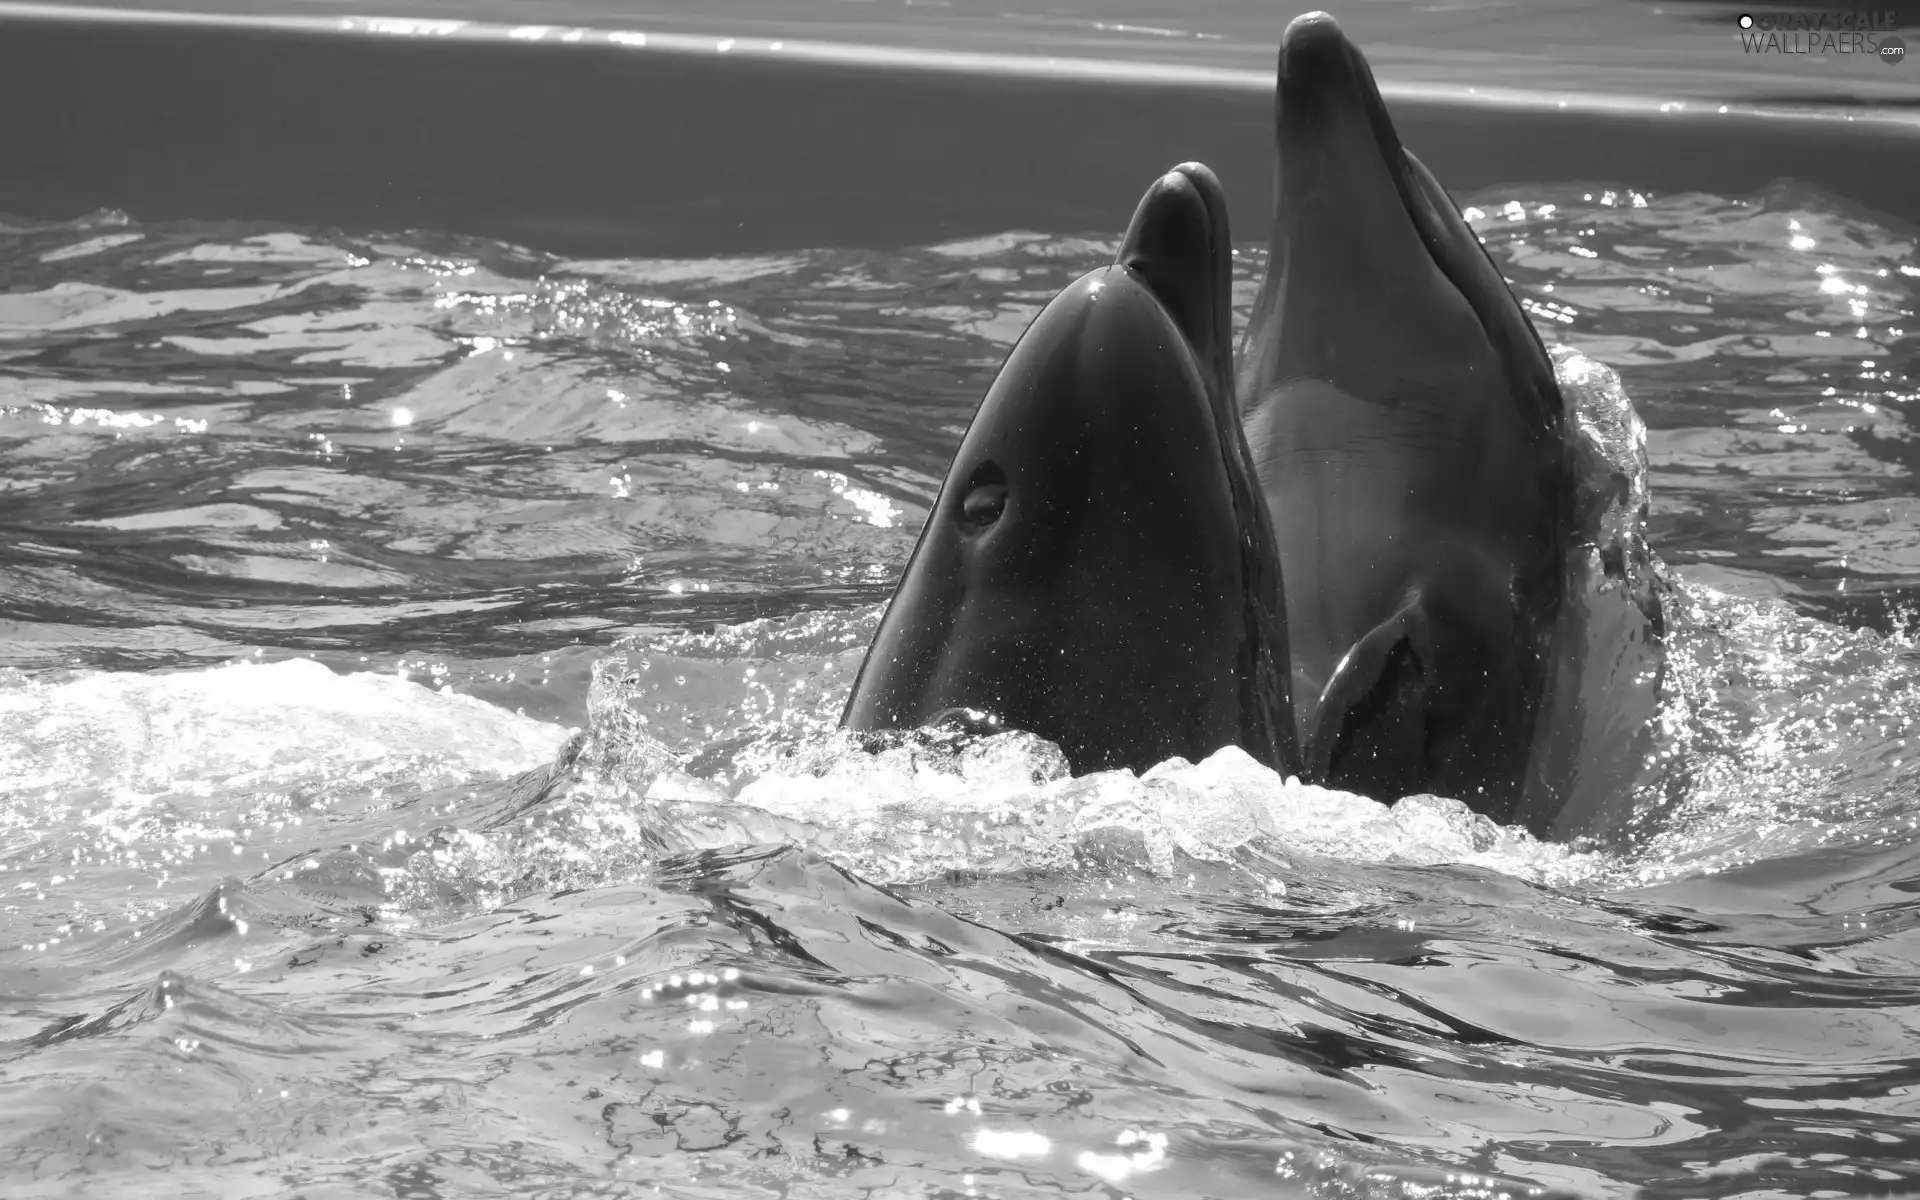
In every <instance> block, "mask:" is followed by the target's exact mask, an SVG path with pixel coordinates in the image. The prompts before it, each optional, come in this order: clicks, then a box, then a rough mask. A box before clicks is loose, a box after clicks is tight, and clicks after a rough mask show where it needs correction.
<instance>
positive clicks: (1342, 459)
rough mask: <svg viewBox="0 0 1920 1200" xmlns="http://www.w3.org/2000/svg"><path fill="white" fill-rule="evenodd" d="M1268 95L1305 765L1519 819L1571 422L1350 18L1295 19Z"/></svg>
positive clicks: (1265, 431)
mask: <svg viewBox="0 0 1920 1200" xmlns="http://www.w3.org/2000/svg"><path fill="white" fill-rule="evenodd" d="M1274 107H1275V146H1276V154H1277V165H1276V169H1275V192H1274V203H1273V226H1272V240H1271V250H1270V253H1269V258H1268V263H1267V271H1266V278H1265V280H1264V282H1263V283H1262V285H1261V287H1260V290H1259V293H1258V296H1257V299H1256V301H1255V303H1254V306H1253V310H1252V314H1251V317H1250V320H1249V324H1248V327H1247V331H1246V335H1245V338H1244V341H1243V343H1242V346H1241V353H1240V359H1239V367H1238V379H1237V393H1238V397H1237V398H1238V404H1239V408H1240V413H1241V417H1242V420H1243V422H1244V427H1245V433H1246V437H1247V441H1248V443H1249V446H1250V448H1251V450H1252V452H1253V456H1254V462H1255V471H1256V475H1257V477H1258V481H1259V485H1260V488H1261V491H1262V493H1263V495H1264V497H1265V499H1266V502H1267V505H1268V509H1269V512H1270V515H1271V517H1272V522H1273V528H1274V533H1275V536H1276V538H1277V548H1278V551H1279V557H1280V562H1281V567H1282V569H1283V570H1284V572H1285V578H1286V584H1287V588H1286V595H1285V609H1286V630H1287V642H1288V649H1289V656H1290V657H1289V664H1290V668H1291V679H1290V692H1291V694H1292V698H1293V703H1294V707H1295V717H1296V725H1297V729H1298V737H1299V752H1300V755H1301V762H1302V768H1303V773H1304V774H1305V776H1306V777H1307V778H1308V779H1310V780H1312V781H1314V782H1319V783H1324V784H1326V785H1328V786H1331V787H1337V788H1341V789H1345V790H1348V791H1353V792H1359V793H1361V794H1364V795H1368V796H1372V797H1375V798H1377V799H1381V800H1385V801H1388V802H1391V801H1393V800H1395V799H1398V798H1399V797H1401V796H1405V795H1410V794H1415V793H1421V792H1431V793H1438V794H1441V795H1446V796H1451V797H1455V798H1458V799H1460V800H1462V801H1465V802H1466V803H1467V804H1468V805H1470V806H1471V807H1473V808H1474V809H1476V810H1477V811H1480V812H1483V813H1485V814H1487V815H1488V816H1490V817H1493V818H1494V819H1495V820H1498V821H1502V822H1506V821H1508V820H1510V819H1512V818H1513V817H1514V816H1515V814H1516V813H1517V812H1519V811H1520V810H1521V807H1522V797H1523V792H1524V791H1525V789H1526V783H1527V778H1528V765H1529V757H1530V754H1531V752H1532V747H1533V745H1534V741H1535V733H1536V728H1535V726H1536V717H1537V713H1538V711H1539V708H1540V705H1541V701H1542V699H1543V694H1544V689H1545V686H1546V681H1547V679H1548V677H1549V676H1550V674H1551V673H1552V670H1553V660H1554V645H1553V642H1554V631H1555V627H1556V623H1557V622H1558V621H1559V618H1560V615H1561V612H1562V609H1563V606H1564V605H1565V603H1566V599H1567V590H1568V571H1567V565H1568V554H1569V550H1570V547H1571V546H1572V545H1573V544H1574V537H1575V524H1576V515H1577V514H1576V511H1575V509H1576V490H1577V489H1576V480H1575V470H1574V467H1575V462H1576V459H1575V455H1574V444H1573V442H1572V440H1571V438H1572V433H1573V430H1572V428H1571V426H1572V424H1573V423H1572V422H1571V421H1570V420H1569V419H1568V417H1567V415H1566V412H1565V407H1564V405H1563V402H1562V397H1561V394H1560V390H1559V387H1558V384H1557V382H1556V380H1555V375H1554V369H1553V365H1552V363H1551V361H1550V360H1549V359H1548V357H1547V353H1546V351H1545V349H1544V348H1543V346H1542V344H1541V341H1540V338H1539V335H1538V334H1537V333H1536V332H1535V330H1534V328H1533V326H1532V325H1531V324H1529V323H1528V321H1527V319H1526V316H1525V315H1524V314H1523V313H1522V312H1521V310H1520V306H1519V305H1518V303H1517V302H1516V301H1515V300H1514V297H1513V294H1512V292H1510V291H1509V290H1508V288H1507V285H1506V282H1505V281H1504V280H1503V279H1502V277H1501V275H1500V272H1499V270H1498V269H1497V268H1496V267H1495V266H1494V264H1493V262H1492V260H1491V259H1490V258H1488V256H1487V253H1486V251H1485V248H1484V247H1483V246H1482V245H1481V244H1480V242H1479V239H1478V238H1477V237H1476V236H1475V235H1474V233H1473V231H1472V229H1470V228H1469V227H1468V225H1467V223H1466V222H1465V221H1464V220H1463V219H1462V218H1461V216H1460V213H1459V210H1458V209H1457V208H1456V207H1455V206H1454V204H1453V202H1452V200H1451V199H1449V197H1448V196H1447V193H1446V192H1445V191H1444V190H1443V189H1442V188H1441V187H1440V185H1439V183H1438V182H1436V181H1435V179H1434V177H1433V176H1432V175H1431V174H1430V173H1429V172H1428V171H1427V169H1426V168H1425V167H1424V166H1422V165H1421V163H1420V162H1419V160H1418V159H1416V158H1414V157H1413V155H1411V154H1409V153H1407V152H1406V151H1405V150H1404V149H1402V148H1401V145H1400V141H1399V138H1398V136H1397V135H1396V134H1395V132H1394V128H1393V123H1392V121H1391V120H1389V119H1388V116H1387V111H1386V106H1385V104H1384V103H1383V102H1382V100H1381V98H1380V92H1379V89H1378V88H1377V87H1376V86H1375V84H1374V80H1373V73H1372V71H1371V69H1370V68H1369V67H1368V65H1367V62H1366V60H1365V59H1364V58H1363V57H1362V56H1361V54H1360V52H1359V50H1357V49H1356V48H1355V47H1354V46H1353V44H1352V43H1351V42H1349V41H1348V40H1347V38H1346V35H1345V34H1344V33H1343V32H1342V31H1341V30H1340V27H1339V26H1338V25H1337V24H1336V23H1335V22H1334V20H1333V18H1332V17H1330V16H1328V15H1327V14H1325V13H1310V14H1308V15H1306V16H1303V17H1300V18H1298V19H1297V20H1295V21H1294V22H1293V23H1292V24H1291V25H1289V26H1288V27H1287V30H1286V33H1285V35H1284V36H1283V38H1282V42H1281V46H1280V54H1279V80H1278V87H1277V89H1276V93H1275V106H1274ZM1529 812H1530V813H1534V815H1540V814H1544V813H1545V809H1544V808H1541V806H1540V804H1539V803H1535V804H1533V805H1531V807H1530V808H1529ZM1546 815H1550V814H1546ZM1541 819H1542V820H1545V819H1546V816H1541Z"/></svg>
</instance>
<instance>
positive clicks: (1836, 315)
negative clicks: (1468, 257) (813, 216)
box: [0, 185, 1920, 1200]
mask: <svg viewBox="0 0 1920 1200" xmlns="http://www.w3.org/2000/svg"><path fill="white" fill-rule="evenodd" d="M1469 199H1470V200H1471V202H1472V203H1473V204H1474V205H1475V208H1476V212H1475V214H1474V215H1475V223H1476V225H1477V226H1478V227H1479V229H1480V230H1481V232H1482V233H1483V234H1484V235H1485V236H1486V238H1487V240H1488V243H1489V245H1490V247H1491V248H1492V250H1493V252H1494V253H1495V255H1496V257H1497V258H1498V259H1499V260H1500V261H1501V263H1502V264H1503V265H1504V266H1505V267H1506V269H1507V271H1508V273H1509V274H1510V275H1511V277H1512V278H1513V279H1514V281H1515V284H1516V287H1517V289H1518V291H1519V292H1520V293H1521V294H1522V295H1523V296H1524V297H1525V299H1526V301H1527V303H1528V306H1529V309H1530V311H1532V312H1533V314H1534V316H1535V319H1536V321H1537V323H1538V324H1539V325H1540V327H1541V329H1542V332H1543V334H1544V335H1545V336H1546V337H1547V338H1548V339H1549V340H1550V341H1557V342H1563V343H1566V344H1568V345H1570V346H1572V347H1575V348H1578V349H1580V350H1581V351H1583V352H1584V353H1586V354H1587V355H1590V356H1592V357H1593V358H1594V359H1597V360H1599V361H1600V362H1603V363H1605V364H1608V365H1610V366H1612V367H1613V368H1615V369H1617V370H1618V371H1619V372H1620V374H1621V376H1622V378H1623V379H1624V381H1625V384H1626V387H1627V390H1628V392H1629V393H1630V394H1631V395H1632V396H1633V397H1634V398H1635V399H1636V401H1637V403H1638V405H1639V407H1640V411H1641V413H1642V415H1643V416H1644V418H1645V420H1646V422H1647V425H1648V427H1649V429H1650V431H1651V432H1650V440H1649V452H1650V456H1651V462H1652V478H1651V484H1652V495H1653V517H1652V524H1651V537H1652V542H1653V544H1654V546H1655V547H1656V548H1657V550H1658V551H1659V553H1660V554H1661V555H1662V557H1663V558H1664V559H1665V561H1666V562H1667V563H1668V564H1670V566H1671V567H1672V569H1673V574H1674V577H1675V580H1676V587H1677V589H1678V590H1677V592H1676V593H1675V595H1674V597H1673V599H1672V601H1671V604H1670V609H1669V617H1670V630H1669V643H1670V650H1671V653H1672V656H1673V667H1672V673H1671V677H1670V679H1669V684H1668V688H1667V692H1666V695H1665V697H1664V700H1663V709H1662V715H1663V720H1664V724H1665V727H1666V729H1667V742H1666V745H1667V747H1668V750H1669V752H1670V754H1671V762H1670V764H1669V766H1668V770H1667V775H1666V777H1665V780H1666V786H1665V789H1664V791H1663V792H1662V793H1661V795H1659V796H1650V797H1649V798H1648V800H1647V805H1648V807H1647V810H1646V811H1645V812H1643V813H1642V814H1640V816H1641V819H1640V820H1638V821H1637V822H1636V823H1635V824H1634V827H1633V832H1632V833H1631V834H1630V835H1627V836H1623V837H1622V838H1620V839H1619V840H1618V841H1617V843H1613V844H1583V845H1575V846H1563V845H1551V844H1543V843H1539V842H1536V841H1534V840H1533V839H1532V838H1530V837H1528V836H1526V835H1525V834H1523V833H1521V832H1519V831H1516V830H1508V829H1500V828H1497V827H1494V826H1492V825H1491V824H1490V823H1488V822H1486V821H1484V820H1481V819H1471V818H1469V817H1468V816H1467V815H1466V814H1465V812H1464V810H1463V809H1461V808H1460V807H1459V806H1458V805H1455V804H1452V803H1451V802H1446V801H1442V800H1436V799H1431V798H1426V799H1418V800H1414V801H1410V802H1408V803H1405V804H1402V805H1400V806H1399V807H1397V808H1395V809H1387V808H1383V807H1382V806H1380V805H1378V804H1375V803H1373V802H1371V801H1366V800H1361V799H1359V798H1356V797H1351V796H1345V795H1340V794H1337V793H1331V792H1324V791H1319V790H1317V789H1311V788H1303V787H1300V786H1298V785H1291V784H1283V783H1282V782H1281V781H1279V780H1278V779H1276V778H1274V777H1273V776H1272V775H1271V774H1270V773H1267V772H1265V771H1263V770H1261V769H1260V768H1258V767H1255V766H1253V765H1252V764H1250V763H1249V762H1247V761H1246V760H1245V759H1244V758H1242V757H1236V756H1235V755H1233V754H1232V753H1230V752H1229V753H1223V754H1222V755H1219V756H1216V757H1215V758H1214V759H1211V760H1209V761H1208V762H1207V763H1204V764H1200V765H1198V766H1193V765H1186V764H1180V763H1173V764H1169V765H1167V766H1164V767H1163V768H1159V769H1156V770H1155V771H1154V772H1150V773H1148V775H1147V776H1146V777H1145V778H1142V779H1134V778H1132V777H1130V776H1124V775H1122V776H1114V775H1106V776H1097V777H1092V778H1089V779H1084V780H1077V781H1076V780H1068V779H1065V778H1064V777H1063V776H1062V772H1061V769H1060V765H1059V762H1058V758H1057V755H1055V754H1053V753H1051V752H1050V751H1049V750H1048V748H1046V747H1045V746H1044V745H1039V744H1036V743H1034V742H1033V741H1032V740H1031V739H1026V738H1024V737H1021V736H1015V735H1009V736H1006V737H1003V738H998V739H991V740H988V741H985V742H977V743H972V744H943V743H940V742H937V741H919V742H913V741H909V742H905V743H903V744H901V745H900V746H898V747H897V748H895V749H894V750H891V751H888V752H886V753H882V754H878V755H870V754H865V753H861V752H859V751H856V750H853V749H850V748H849V747H847V746H846V745H844V744H842V743H841V742H840V741H838V740H837V739H835V738H834V737H833V736H832V735H831V733H830V730H831V726H832V723H833V720H834V718H835V716H836V715H837V712H838V708H839V705H840V703H841V702H842V700H843V698H844V695H845V692H846V689H847V687H848V685H849V683H850V682H851V678H852V673H853V671H854V669H855V668H856V666H857V665H858V662H859V658H860V654H861V651H862V649H863V647H864V645H865V642H866V639H867V638H868V637H869V636H870V634H871V631H872V629H873V627H874V624H875V621H876V619H877V615H878V612H879V609H880V606H881V605H882V604H884V602H885V600H886V598H887V595H888V594H889V590H890V588H891V585H892V583H893V580H894V579H895V576H896V573H897V572H898V571H899V569H900V568H901V566H902V565H903V563H904V561H905V557H906V555H907V553H908V551H909V550H910V548H911V546H912V543H913V540H914V537H915V535H916V533H917V531H918V528H919V525H920V522H921V521H922V520H923V519H924V516H925V513H926V509H927V505H928V503H929V501H930V500H931V498H932V496H933V493H934V491H935V489H936V488H937V486H938V483H939V480H940V477H941V474H942V472H943V471H944V469H945V466H946V462H947V459H948V457H949V455H950V454H951V453H952V450H953V448H954V446H955V445H956V444H957V441H958V438H959V435H960V433H961V431H962V430H963V428H964V427H965V424H966V421H967V419H968V417H969V415H970V414H971V411H972V408H973V406H974V404H975V403H976V402H977V400H978V398H979V397H980V396H981V395H982V394H983V392H984V391H985V388H986V386H987V384H988V382H989V380H990V379H991V377H992V374H993V372H994V370H995V368H996V367H997V365H998V363H999V361H1000V360H1001V358H1002V357H1003V356H1004V355H1005V353H1006V351H1007V349H1008V347H1009V346H1010V345H1011V343H1012V342H1013V340H1014V339H1015V338H1016V337H1017V336H1018V335H1019V333H1020V331H1021V330H1022V329H1023V328H1024V326H1025V324H1026V322H1027V321H1028V320H1029V319H1030V318H1031V317H1032V315H1033V314H1034V313H1035V312H1036V311H1037V310H1038V308H1039V306H1040V305H1041V304H1042V303H1044V302H1045V301H1046V300H1047V299H1048V298H1049V297H1050V296H1051V295H1052V294H1053V293H1054V292H1055V291H1056V290H1057V289H1059V288H1060V287H1061V286H1063V285H1064V284H1065V283H1067V282H1068V281H1069V280H1070V279H1072V278H1073V277H1075V276H1076V275H1077V274H1079V273H1080V272H1082V271H1084V270H1086V269H1089V268H1091V267H1093V266H1095V265H1099V264H1101V263H1103V262H1105V261H1107V259H1108V256H1109V255H1110V254H1111V252H1112V249H1113V243H1112V242H1111V241H1109V240H1102V239H1101V238H1098V237H1094V238H1089V239H1087V240H1071V239H1064V240H1063V239H1053V238H1040V237H1033V236H1023V235H1017V234H1009V235H1007V236H1004V237H998V238H991V239H986V240H983V241H979V242H974V243H969V244H967V245H961V246H947V247H936V248H930V249H923V250H917V251H911V252H906V253H868V252H846V251H836V250H820V251H813V252H808V253H798V254H793V255H789V256H784V257H779V258H766V259H752V260H725V261H703V262H651V261H650V262H641V261H619V262H574V261H560V260H555V259H551V258H547V257H544V256H542V255H539V254H536V253H532V252H528V251H524V250H520V249H516V248H512V247H507V246H502V245H498V244H493V243H485V242H476V241H471V240H463V239H459V238H454V237H447V236H438V235H433V234H421V233H413V234H406V235H382V234H375V233H369V232H364V231H342V230H323V229H304V230H289V229H276V228H261V227H253V226H242V225H234V224H205V225H169V226H143V225H140V224H138V223H134V222H130V221H128V220H127V219H126V218H124V217H121V216H118V215H117V214H100V215H98V216H96V217H94V218H91V219H88V220H85V221H79V222H75V223H71V224H65V225H58V226H34V225H29V224H27V223H24V222H12V223H10V224H7V225H6V226H4V227H3V228H0V289H4V290H0V656H4V660H3V663H0V666H3V667H4V669H0V1113H4V1114H5V1119H4V1121H0V1193H3V1194H5V1195H6V1196H8V1197H27V1196H61V1197H65V1196H86V1197H117V1196H126V1197H144V1196H154V1195H167V1196H202V1195H205V1196H222V1197H228V1196H232V1197H241V1196H262V1197H266V1196H304V1197H308V1198H310V1200H322V1198H332V1197H346V1196H380V1197H407V1198H426V1197H438V1196H447V1197H453V1196H540V1197H561V1196H589V1195H591V1196H627V1195H633V1196H642V1195H644V1196H675V1197H761V1196H791V1197H807V1196H820V1197H838V1196H852V1195H868V1196H876V1197H880V1196H884V1197H894V1196H925V1197H956V1198H957V1197H974V1196H977V1197H1019V1196H1048V1195H1061V1194H1071V1195H1086V1196H1101V1197H1119V1196H1137V1197H1159V1196H1165V1197H1176V1196H1177V1197H1202V1196H1220V1197H1240V1196H1247V1197H1253V1196H1258V1197H1273V1196H1312V1197H1324V1198H1329V1200H1331V1198H1336V1197H1337V1198H1350V1197H1351V1198H1359V1197H1369V1198H1371V1197H1380V1198H1387V1197H1393V1198H1405V1200H1412V1198H1414V1197H1436V1198H1441V1200H1452V1198H1460V1197H1495V1196H1522V1195H1528V1194H1530V1193H1529V1189H1530V1188H1544V1189H1547V1190H1549V1191H1552V1192H1555V1193H1571V1194H1578V1195H1586V1196H1608V1197H1612V1196H1626V1195H1630V1194H1634V1193H1635V1192H1636V1191H1637V1192H1639V1193H1640V1194H1642V1195H1645V1196H1648V1197H1673V1198H1676V1200H1677V1198H1681V1197H1728V1198H1731V1197H1741V1198H1743V1200H1757V1198H1759V1197H1776V1196H1779V1197H1785V1196H1856V1195H1858V1196H1865V1195H1891V1194H1898V1193H1903V1192H1914V1191H1920V1182H1916V1177H1920V1148H1917V1146H1916V1141H1915V1137H1916V1132H1917V1131H1920V930H1917V929H1916V926H1917V925H1920V847H1916V846H1915V844H1914V837H1915V831H1916V828H1920V765H1916V763H1915V761H1914V758H1915V750H1914V747H1911V746H1909V744H1908V741H1909V737H1910V728H1911V727H1912V726H1913V724H1914V721H1915V718H1916V715H1920V655H1916V652H1915V648H1914V641H1913V632H1914V627H1915V624H1916V616H1915V611H1916V610H1915V608H1914V601H1915V600H1916V598H1920V533H1917V532H1916V528H1917V527H1916V520H1915V518H1916V515H1920V479H1917V478H1916V469H1920V440H1916V436H1915V432H1914V431H1913V430H1911V429H1909V423H1910V421H1911V420H1912V419H1913V414H1914V413H1915V412H1916V411H1920V408H1917V406H1920V318H1916V316H1915V312H1916V309H1920V303H1917V302H1916V301H1917V297H1920V256H1917V252H1916V245H1915V239H1914V235H1913V233H1912V231H1909V230H1901V229H1895V228H1892V227H1890V226H1889V225H1888V224H1887V223H1886V222H1884V221H1880V220H1877V219H1876V218H1874V217H1872V216H1871V215H1867V214H1860V213H1856V212H1854V211H1852V210H1851V209H1850V208H1849V207H1848V206H1846V205H1845V204H1844V203H1842V202H1840V201H1837V200H1833V199H1830V198H1827V197H1824V196H1821V195H1819V194H1816V193H1812V192H1804V191H1798V190H1794V189H1792V188H1788V187H1780V188H1777V189H1775V190H1772V191H1769V192H1767V193H1765V194H1762V195H1758V196H1752V197H1745V198H1739V199H1727V198H1719V197H1713V196H1704V195H1673V196H1642V195H1639V194H1637V193H1635V192H1633V191H1632V190H1631V188H1630V187H1627V186H1623V185H1616V186H1615V187H1614V188H1613V189H1612V190H1611V191H1608V190H1605V189H1602V188H1599V187H1595V188H1573V189H1568V188H1539V189H1533V190H1527V189H1521V190H1517V191H1514V192H1512V193H1510V194H1502V195H1498V196H1479V197H1471V198H1469ZM1119 216H1120V217H1124V213H1122V214H1119ZM1249 232H1251V228H1250V225H1249V224H1248V223H1247V222H1246V220H1245V218H1243V224H1242V233H1243V234H1247V233H1249ZM1259 267H1260V262H1259V253H1258V251H1257V250H1256V249H1254V248H1253V247H1252V246H1251V245H1249V247H1248V248H1247V249H1245V250H1243V252H1242V254H1241V256H1240V275H1239V297H1240V299H1241V301H1242V303H1243V315H1244V303H1245V302H1246V301H1248V300H1250V298H1251V290H1252V286H1253V283H1254V281H1255V279H1256V278H1257V276H1258V272H1259ZM576 734H578V735H579V736H575V735H576ZM1532 1194H1538V1193H1532Z"/></svg>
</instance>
